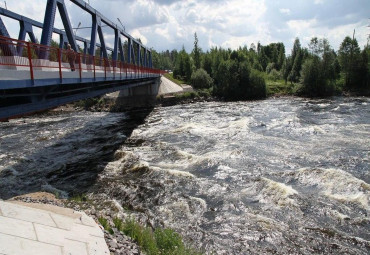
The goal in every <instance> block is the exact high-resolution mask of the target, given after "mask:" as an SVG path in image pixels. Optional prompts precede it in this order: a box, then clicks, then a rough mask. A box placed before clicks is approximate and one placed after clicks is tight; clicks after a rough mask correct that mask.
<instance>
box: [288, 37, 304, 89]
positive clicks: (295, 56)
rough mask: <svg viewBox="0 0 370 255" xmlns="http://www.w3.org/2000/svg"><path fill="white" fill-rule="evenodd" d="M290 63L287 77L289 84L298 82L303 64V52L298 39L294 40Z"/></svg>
mask: <svg viewBox="0 0 370 255" xmlns="http://www.w3.org/2000/svg"><path fill="white" fill-rule="evenodd" d="M292 63H293V64H292V68H291V70H290V72H289V75H288V80H289V81H290V82H291V83H293V82H298V80H299V77H300V71H301V69H302V63H303V52H302V48H301V43H300V41H299V39H298V38H296V39H295V41H294V45H293V49H292Z"/></svg>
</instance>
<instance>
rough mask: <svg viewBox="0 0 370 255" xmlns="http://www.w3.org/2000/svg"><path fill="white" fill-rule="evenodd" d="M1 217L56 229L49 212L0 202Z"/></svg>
mask: <svg viewBox="0 0 370 255" xmlns="http://www.w3.org/2000/svg"><path fill="white" fill-rule="evenodd" d="M0 209H1V211H2V212H3V216H5V217H10V218H14V219H19V220H24V221H29V222H36V223H40V224H43V225H47V226H52V227H56V224H55V223H54V221H53V219H52V218H51V216H50V215H49V212H46V211H42V210H38V209H31V208H28V207H24V206H20V205H17V204H11V203H6V202H3V201H0Z"/></svg>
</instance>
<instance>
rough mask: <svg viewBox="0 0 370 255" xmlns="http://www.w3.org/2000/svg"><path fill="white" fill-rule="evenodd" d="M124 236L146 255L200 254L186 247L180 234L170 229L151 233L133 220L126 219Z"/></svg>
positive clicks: (149, 229) (150, 230)
mask: <svg viewBox="0 0 370 255" xmlns="http://www.w3.org/2000/svg"><path fill="white" fill-rule="evenodd" d="M115 224H116V223H115ZM122 231H123V233H124V234H125V235H127V236H129V237H131V238H132V239H133V240H135V241H136V242H137V243H138V245H139V246H140V247H141V248H142V249H143V250H144V251H145V253H146V254H148V255H198V254H199V255H200V254H202V253H200V252H197V251H195V250H194V249H192V248H188V247H186V245H185V244H184V242H183V240H182V237H181V235H180V234H178V233H176V232H175V231H174V230H172V229H168V228H166V229H160V228H157V229H156V230H155V231H153V230H152V229H151V228H149V227H144V226H142V225H141V224H139V223H137V222H136V221H135V220H134V219H127V220H126V221H125V223H124V224H123V225H122Z"/></svg>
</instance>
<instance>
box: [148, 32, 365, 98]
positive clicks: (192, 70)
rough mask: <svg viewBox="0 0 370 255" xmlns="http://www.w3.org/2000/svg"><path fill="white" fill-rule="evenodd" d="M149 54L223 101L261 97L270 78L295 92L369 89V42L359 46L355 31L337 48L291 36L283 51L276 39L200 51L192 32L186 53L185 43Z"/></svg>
mask: <svg viewBox="0 0 370 255" xmlns="http://www.w3.org/2000/svg"><path fill="white" fill-rule="evenodd" d="M152 53H153V65H154V67H156V68H160V69H163V70H172V71H173V76H174V78H177V79H180V80H183V81H185V82H187V83H191V84H192V85H193V87H194V88H195V89H209V90H211V91H212V93H213V94H214V95H216V96H219V97H223V98H225V99H227V100H245V99H254V98H263V97H266V83H268V82H270V81H275V82H281V83H284V84H285V85H289V86H293V87H294V88H295V89H294V92H295V93H296V94H299V95H304V96H310V97H325V96H331V95H335V94H339V93H342V92H343V91H348V92H356V93H360V94H361V93H362V94H368V93H369V91H370V85H369V80H370V77H369V74H370V62H369V59H370V46H369V45H367V46H366V47H364V49H361V48H360V46H359V45H358V42H357V39H356V38H355V37H354V36H353V37H352V38H351V37H349V36H347V37H345V38H344V40H343V42H342V43H341V45H340V48H339V50H338V51H335V50H334V49H333V48H332V47H331V45H330V43H329V41H328V40H327V39H325V38H317V37H314V38H312V39H311V41H310V43H309V44H308V46H307V47H302V45H301V43H300V40H299V38H296V39H295V41H294V44H293V48H292V50H291V52H290V54H286V52H285V45H284V44H283V43H281V42H279V43H270V44H269V45H266V46H264V45H261V44H260V43H258V44H257V45H255V44H253V43H252V44H251V45H250V47H249V48H248V47H247V46H243V47H239V48H238V49H236V50H231V49H224V48H221V47H212V48H211V49H210V50H207V51H205V52H204V51H203V50H202V49H201V48H200V47H199V46H198V37H197V34H196V33H195V34H194V47H193V50H192V52H191V53H187V52H186V51H185V49H184V47H183V48H182V49H181V50H180V51H177V50H172V51H169V50H167V51H163V52H160V53H158V52H156V51H154V50H153V51H152Z"/></svg>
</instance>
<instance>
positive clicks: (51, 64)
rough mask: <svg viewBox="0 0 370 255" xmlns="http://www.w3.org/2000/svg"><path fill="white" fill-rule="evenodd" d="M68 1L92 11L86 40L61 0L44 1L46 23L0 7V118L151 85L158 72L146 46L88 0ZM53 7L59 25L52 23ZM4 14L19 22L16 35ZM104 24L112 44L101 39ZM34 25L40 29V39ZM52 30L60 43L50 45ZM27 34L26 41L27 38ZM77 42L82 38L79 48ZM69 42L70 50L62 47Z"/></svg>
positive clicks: (102, 37)
mask: <svg viewBox="0 0 370 255" xmlns="http://www.w3.org/2000/svg"><path fill="white" fill-rule="evenodd" d="M69 1H70V2H72V3H73V4H74V8H80V9H81V10H82V11H84V12H87V13H89V14H90V15H91V18H92V27H91V36H90V39H89V40H88V39H86V38H82V37H79V36H76V35H75V34H74V33H73V28H72V26H71V22H70V19H69V16H68V13H67V8H66V5H65V2H64V0H48V1H47V4H46V10H45V17H44V23H40V22H38V21H35V20H32V19H30V18H27V17H24V16H22V15H19V14H17V13H14V12H11V11H9V10H6V9H4V8H0V120H6V119H8V118H11V117H16V116H19V115H24V114H28V113H32V112H36V111H40V110H44V109H48V108H52V107H56V106H58V105H62V104H65V103H69V102H73V101H76V100H80V99H85V98H89V97H95V96H98V95H102V94H106V93H109V92H114V91H118V90H122V89H128V88H133V87H137V86H145V85H147V86H149V85H150V86H151V85H152V84H153V82H154V81H155V80H157V79H158V77H159V76H160V75H161V74H162V72H161V71H160V70H157V69H153V67H152V52H151V50H150V49H149V48H148V47H146V46H144V45H143V44H142V43H141V42H139V41H137V40H135V39H134V38H133V37H132V36H130V35H129V34H128V33H126V32H125V31H124V30H122V29H121V28H119V27H118V26H117V25H116V24H115V23H113V22H112V21H110V20H109V19H108V18H106V17H104V16H103V15H102V14H101V13H99V12H98V11H97V10H95V9H94V8H92V7H91V6H90V5H89V4H87V3H86V2H84V1H82V0H69ZM57 10H58V11H59V13H60V17H61V19H62V22H63V26H64V29H63V30H62V29H58V28H55V27H54V21H55V14H56V11H57ZM2 16H4V17H7V18H11V19H13V20H17V21H19V36H18V38H17V39H15V38H10V35H9V33H8V30H7V28H6V26H5V24H4V22H3V20H2V19H1V17H2ZM103 26H109V27H110V28H111V29H113V31H114V46H113V48H110V47H108V46H107V45H106V43H105V40H104V33H103V29H102V27H103ZM34 27H38V28H41V29H42V34H41V42H40V44H39V43H37V41H36V37H35V34H34V32H33V28H34ZM53 33H54V34H57V35H59V47H51V42H52V36H53ZM27 34H28V35H29V38H30V42H27V41H25V39H26V35H27ZM97 37H99V43H98V42H97V41H98V40H97V39H98V38H97ZM121 38H125V40H122V39H121ZM77 42H81V43H83V45H84V47H83V49H81V48H79V46H78V44H77ZM124 42H126V43H125V44H124ZM67 44H69V45H70V46H71V49H66V45H67ZM96 53H98V55H99V56H96ZM108 53H110V54H108Z"/></svg>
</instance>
